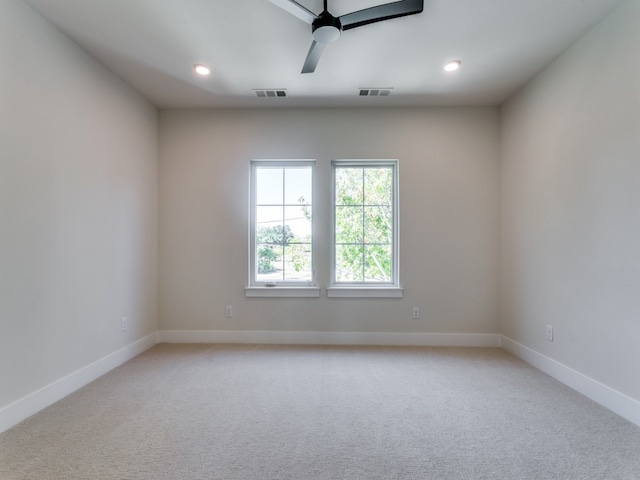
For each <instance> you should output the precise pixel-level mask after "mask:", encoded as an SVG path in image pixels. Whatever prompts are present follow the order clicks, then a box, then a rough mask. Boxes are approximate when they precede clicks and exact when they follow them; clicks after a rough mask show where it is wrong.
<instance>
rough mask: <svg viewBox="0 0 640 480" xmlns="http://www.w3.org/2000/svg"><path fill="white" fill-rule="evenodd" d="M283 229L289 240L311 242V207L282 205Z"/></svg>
mask: <svg viewBox="0 0 640 480" xmlns="http://www.w3.org/2000/svg"><path fill="white" fill-rule="evenodd" d="M284 217H285V218H284V222H285V229H288V231H289V232H290V233H291V238H290V239H289V241H291V242H298V243H299V242H309V243H310V242H311V207H307V206H302V207H284Z"/></svg>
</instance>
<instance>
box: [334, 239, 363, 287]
mask: <svg viewBox="0 0 640 480" xmlns="http://www.w3.org/2000/svg"><path fill="white" fill-rule="evenodd" d="M363 252H364V247H363V246H362V245H336V282H362V281H363V280H364V277H363V272H362V262H363Z"/></svg>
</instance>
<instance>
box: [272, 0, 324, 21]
mask: <svg viewBox="0 0 640 480" xmlns="http://www.w3.org/2000/svg"><path fill="white" fill-rule="evenodd" d="M269 1H270V2H271V3H273V4H274V5H276V6H278V7H280V8H281V9H283V10H286V11H287V12H289V13H290V14H292V15H295V16H296V17H298V18H299V19H300V20H302V21H303V22H306V23H308V24H309V25H311V24H312V23H313V21H314V20H315V19H316V18H318V17H317V15H316V14H315V13H313V12H312V11H311V10H307V9H306V8H305V7H303V6H302V5H300V4H299V3H298V2H295V1H294V0H269Z"/></svg>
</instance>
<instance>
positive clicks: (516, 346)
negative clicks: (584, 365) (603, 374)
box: [501, 336, 640, 426]
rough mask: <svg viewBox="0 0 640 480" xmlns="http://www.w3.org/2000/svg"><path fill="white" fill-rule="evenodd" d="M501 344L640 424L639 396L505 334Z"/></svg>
mask: <svg viewBox="0 0 640 480" xmlns="http://www.w3.org/2000/svg"><path fill="white" fill-rule="evenodd" d="M501 346H502V348H504V349H505V350H507V351H508V352H511V353H513V354H514V355H515V356H516V357H519V358H520V359H522V360H524V361H525V362H527V363H529V364H530V365H532V366H534V367H536V368H537V369H538V370H542V371H543V372H544V373H546V374H547V375H550V376H552V377H553V378H555V379H556V380H559V381H560V382H562V383H564V384H565V385H567V386H569V387H571V388H573V389H574V390H576V391H577V392H579V393H581V394H583V395H584V396H586V397H588V398H590V399H591V400H593V401H594V402H596V403H599V404H600V405H602V406H603V407H605V408H608V409H609V410H611V411H613V412H615V413H617V414H618V415H620V416H621V417H623V418H625V419H627V420H629V421H630V422H632V423H635V424H636V425H638V426H640V402H639V401H638V400H635V399H633V398H631V397H629V396H627V395H625V394H624V393H621V392H618V391H617V390H614V389H613V388H611V387H608V386H607V385H604V384H603V383H600V382H598V381H597V380H594V379H593V378H590V377H588V376H586V375H584V374H582V373H580V372H578V371H576V370H574V369H572V368H570V367H567V366H566V365H563V364H562V363H560V362H558V361H556V360H553V359H552V358H549V357H547V356H545V355H542V354H541V353H538V352H536V351H535V350H532V349H531V348H529V347H525V346H524V345H522V344H520V343H518V342H515V341H513V340H511V339H510V338H507V337H505V336H502V338H501Z"/></svg>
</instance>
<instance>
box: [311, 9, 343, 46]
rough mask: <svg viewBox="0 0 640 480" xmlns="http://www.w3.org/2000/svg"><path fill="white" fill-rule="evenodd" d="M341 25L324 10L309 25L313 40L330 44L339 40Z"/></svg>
mask: <svg viewBox="0 0 640 480" xmlns="http://www.w3.org/2000/svg"><path fill="white" fill-rule="evenodd" d="M341 31H342V24H341V23H340V20H339V19H337V18H336V17H334V16H333V15H331V14H330V13H329V12H327V11H326V10H325V11H324V12H322V13H321V14H320V15H318V18H316V19H315V20H314V21H313V23H312V24H311V33H312V35H313V39H314V40H315V41H316V42H319V43H331V42H335V41H336V40H338V38H340V32H341Z"/></svg>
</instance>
